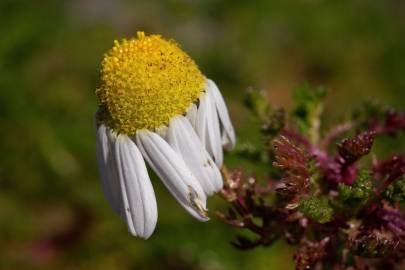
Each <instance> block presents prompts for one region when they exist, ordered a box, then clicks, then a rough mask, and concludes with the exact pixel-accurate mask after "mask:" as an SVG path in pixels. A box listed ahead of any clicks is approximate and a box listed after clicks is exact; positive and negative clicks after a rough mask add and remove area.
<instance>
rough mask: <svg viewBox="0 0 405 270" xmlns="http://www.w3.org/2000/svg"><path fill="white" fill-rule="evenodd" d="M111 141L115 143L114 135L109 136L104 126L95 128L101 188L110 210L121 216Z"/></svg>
mask: <svg viewBox="0 0 405 270" xmlns="http://www.w3.org/2000/svg"><path fill="white" fill-rule="evenodd" d="M112 140H113V142H115V135H113V134H110V130H109V129H108V128H106V127H105V126H104V125H100V126H99V127H98V128H97V141H96V152H97V162H98V168H99V172H100V177H101V186H102V188H103V192H104V195H105V197H106V199H107V201H108V203H109V204H110V206H111V208H112V209H113V210H114V212H116V213H117V214H118V215H120V216H122V213H123V212H122V199H121V192H120V185H119V181H118V178H117V174H116V164H115V161H114V160H113V152H114V151H113V149H112V147H113V144H112V143H111V141H112ZM122 217H123V216H122Z"/></svg>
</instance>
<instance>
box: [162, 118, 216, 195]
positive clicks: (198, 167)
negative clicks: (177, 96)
mask: <svg viewBox="0 0 405 270" xmlns="http://www.w3.org/2000/svg"><path fill="white" fill-rule="evenodd" d="M167 141H168V143H169V144H170V146H171V147H172V148H173V149H174V150H175V151H176V152H177V153H178V154H179V155H180V156H181V157H182V158H183V160H184V161H185V163H186V165H187V166H188V167H189V168H190V170H191V172H192V173H193V174H194V175H195V177H196V178H197V180H198V181H199V182H200V184H201V186H202V188H203V189H204V192H205V193H206V194H207V195H212V193H214V192H216V191H218V190H220V189H221V188H222V185H223V182H222V177H221V174H220V172H219V170H218V167H217V166H216V165H215V163H214V162H213V160H212V159H211V157H210V156H209V154H208V152H207V151H206V150H205V147H204V146H203V144H202V143H201V141H200V139H199V138H198V136H197V134H196V133H195V131H194V129H193V127H192V126H191V124H190V123H189V121H188V120H187V119H186V118H185V117H183V116H177V117H174V118H173V119H172V120H171V121H170V125H169V130H168V133H167Z"/></svg>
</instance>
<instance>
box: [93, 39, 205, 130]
mask: <svg viewBox="0 0 405 270" xmlns="http://www.w3.org/2000/svg"><path fill="white" fill-rule="evenodd" d="M114 44H115V45H114V47H113V48H112V49H111V50H110V51H109V52H108V53H107V54H105V56H104V59H103V61H102V64H101V79H100V80H101V82H100V86H99V88H98V89H97V90H96V94H97V96H98V98H99V107H100V110H99V112H98V115H97V120H98V122H101V123H104V124H106V125H107V126H109V127H110V128H112V129H113V130H114V131H116V132H118V133H124V134H127V135H134V134H135V132H136V131H137V130H139V129H149V130H154V129H156V128H158V127H160V126H162V125H167V124H168V123H169V121H170V119H171V118H172V117H174V116H176V115H180V114H183V113H185V112H186V110H187V108H188V107H189V106H190V105H191V103H192V102H193V101H195V100H196V99H197V98H198V97H199V96H200V94H201V92H202V91H203V88H204V84H205V78H204V76H203V75H202V73H201V71H200V70H199V69H198V66H197V65H196V64H195V63H194V61H193V60H192V59H191V58H190V57H189V56H188V55H187V54H186V53H185V52H183V51H182V50H181V49H180V48H179V46H178V45H177V44H176V43H175V42H174V41H172V40H165V39H163V38H162V37H161V36H160V35H150V36H145V34H144V32H138V33H137V38H133V39H130V40H125V39H124V40H122V42H118V41H115V42H114Z"/></svg>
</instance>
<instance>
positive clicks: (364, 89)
mask: <svg viewBox="0 0 405 270" xmlns="http://www.w3.org/2000/svg"><path fill="white" fill-rule="evenodd" d="M404 18H405V3H404V2H403V1H401V0H386V1H380V0H342V1H324V0H297V1H295V2H294V4H292V3H290V2H287V1H267V0H257V1H241V0H238V1H235V0H233V1H231V0H222V1H220V0H208V1H191V0H169V1H159V0H143V1H129V0H118V1H103V0H72V1H57V0H41V1H29V0H25V1H23V0H2V1H1V2H0V33H1V42H0V100H1V101H2V105H1V106H0V125H1V127H2V130H3V132H1V136H2V138H1V140H0V149H1V152H2V153H3V154H2V155H1V157H0V232H1V233H0V242H1V243H2V245H1V247H0V268H1V269H72V268H73V269H132V268H136V269H145V268H147V269H161V268H162V267H164V268H167V269H269V268H274V269H279V268H280V267H282V268H283V269H288V268H291V267H292V263H290V262H289V258H290V252H291V251H290V250H289V249H288V248H287V247H285V246H283V245H278V246H273V247H272V248H270V249H267V250H260V249H257V250H255V251H252V252H249V253H240V252H238V251H235V250H233V249H231V248H230V247H229V245H228V243H227V242H228V240H229V239H230V235H231V232H229V229H228V228H227V227H226V226H225V225H223V224H221V223H219V222H217V221H216V220H215V218H212V219H213V220H212V222H210V223H207V224H201V223H197V222H196V221H194V220H193V219H191V218H190V217H189V216H187V214H185V213H183V211H182V210H181V209H180V208H179V206H178V205H177V204H176V203H175V201H174V200H173V199H172V198H171V197H170V195H169V194H168V193H167V192H166V191H165V190H164V188H162V185H161V184H160V183H159V181H154V187H155V191H156V193H157V195H158V198H157V199H158V205H159V223H158V227H157V231H156V232H155V234H154V236H153V237H152V238H151V239H150V240H148V241H146V242H145V241H142V240H139V239H134V238H132V237H130V235H129V234H128V233H127V232H126V229H125V226H124V225H123V224H122V223H121V222H120V220H119V218H118V217H117V216H115V215H114V214H113V212H112V211H111V210H110V209H109V208H108V205H107V203H106V201H105V199H104V197H103V194H102V192H101V188H100V184H99V177H98V174H97V168H96V161H95V138H94V130H93V114H94V111H95V109H96V99H95V95H94V89H95V88H96V86H97V82H98V70H99V63H100V60H101V58H102V55H103V53H104V52H106V51H107V50H108V49H109V48H110V47H111V46H112V44H113V40H114V39H119V38H123V37H128V36H131V35H133V34H134V33H135V32H136V31H137V30H139V29H141V30H144V31H145V32H146V33H161V34H163V35H164V36H166V37H171V38H174V39H175V40H177V41H178V42H179V43H180V44H182V46H183V48H184V49H185V50H186V51H187V52H188V53H189V54H190V55H191V56H192V58H194V59H195V60H196V62H197V63H198V64H199V65H200V67H201V69H202V71H203V72H204V73H205V74H206V75H207V76H208V77H210V78H213V79H214V80H215V81H216V82H217V84H218V85H219V86H220V88H221V90H222V91H223V92H224V95H225V98H226V100H227V103H228V104H229V105H230V112H231V116H232V118H233V121H234V123H235V125H236V127H237V131H238V137H239V140H240V141H244V140H245V141H247V140H249V141H252V142H253V144H254V143H258V142H259V141H258V140H260V136H258V134H256V133H255V129H254V128H252V127H253V126H255V125H257V123H256V122H254V121H252V120H251V119H250V118H249V117H248V116H247V113H246V110H245V109H244V108H243V106H242V97H243V92H244V90H245V89H246V88H247V87H248V86H254V87H255V88H257V87H259V88H262V89H267V90H268V91H267V92H265V95H266V96H267V97H268V98H269V99H271V100H272V103H273V104H277V105H279V106H281V105H287V106H289V105H290V102H289V100H291V95H290V89H293V88H294V87H295V86H296V85H298V84H299V82H302V81H308V82H309V83H310V84H322V85H324V86H326V88H327V89H329V92H330V96H329V97H328V99H327V101H326V106H325V111H326V114H325V115H326V118H328V119H330V118H335V117H336V115H339V113H342V112H345V111H346V109H347V108H348V107H351V108H353V107H355V106H357V105H358V104H359V98H365V97H369V98H375V99H378V100H380V101H381V102H383V103H386V104H393V105H395V106H396V107H403V106H404V105H405V103H404V102H405V101H404V99H403V98H402V96H403V93H404V89H405V76H403V74H404V71H405V61H403V59H404V57H405V19H404ZM398 145H401V144H397V143H389V144H388V143H387V144H385V145H384V147H383V149H385V150H384V151H390V149H392V148H395V147H398ZM402 145H403V144H402ZM253 147H254V145H253ZM226 160H227V161H226V162H227V163H228V164H229V165H230V167H235V166H240V163H241V162H240V161H239V160H238V157H237V156H236V155H228V156H227V159H226ZM242 164H243V165H244V166H246V167H247V168H251V169H255V170H256V171H257V172H258V173H260V172H263V173H264V165H263V163H248V162H245V161H244V162H242ZM220 203H221V202H220V201H219V200H216V199H213V200H211V201H210V208H211V209H212V210H214V209H216V208H217V207H218V205H219V204H220ZM286 262H287V263H286ZM286 264H287V265H286Z"/></svg>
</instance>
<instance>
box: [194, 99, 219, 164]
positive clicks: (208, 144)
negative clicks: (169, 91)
mask: <svg viewBox="0 0 405 270" xmlns="http://www.w3.org/2000/svg"><path fill="white" fill-rule="evenodd" d="M210 95H211V93H209V92H206V93H205V94H203V95H201V97H200V106H199V107H198V112H197V119H196V132H197V135H198V137H200V139H201V141H202V143H203V145H205V148H206V149H207V151H208V153H210V155H211V156H212V158H213V159H214V161H215V163H216V164H217V166H218V167H221V166H222V161H223V152H222V140H221V133H220V129H219V121H218V116H217V112H216V110H215V105H214V103H213V102H212V101H211V100H212V98H211V97H210Z"/></svg>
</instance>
